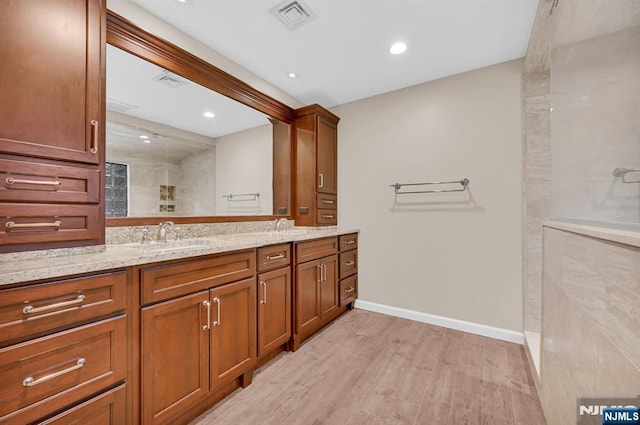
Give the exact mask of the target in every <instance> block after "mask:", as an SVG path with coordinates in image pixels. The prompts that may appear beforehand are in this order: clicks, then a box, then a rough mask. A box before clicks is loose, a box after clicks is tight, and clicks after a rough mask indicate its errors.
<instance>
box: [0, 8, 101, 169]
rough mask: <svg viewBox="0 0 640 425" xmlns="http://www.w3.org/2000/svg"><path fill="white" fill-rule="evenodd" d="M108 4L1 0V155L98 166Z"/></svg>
mask: <svg viewBox="0 0 640 425" xmlns="http://www.w3.org/2000/svg"><path fill="white" fill-rule="evenodd" d="M104 19H105V5H104V0H29V1H2V2H0V38H1V39H2V48H0V63H2V67H0V93H2V102H0V152H4V153H14V154H19V155H27V156H32V157H39V158H47V159H60V160H64V161H73V162H83V163H89V164H99V163H100V160H101V158H100V157H101V155H102V150H101V149H100V147H101V146H102V145H103V137H102V135H103V134H104V78H103V68H104V60H103V53H104V47H103V46H104V43H105V30H104V28H105V25H104V24H103V22H104Z"/></svg>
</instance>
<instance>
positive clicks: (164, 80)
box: [153, 69, 187, 89]
mask: <svg viewBox="0 0 640 425" xmlns="http://www.w3.org/2000/svg"><path fill="white" fill-rule="evenodd" d="M153 81H157V82H159V83H160V84H164V85H165V86H169V87H171V88H172V89H178V88H180V87H182V86H184V85H185V84H187V82H186V81H185V80H184V79H183V78H182V77H179V76H177V75H176V74H174V73H173V72H170V71H167V70H166V69H165V70H162V72H161V73H160V74H158V75H156V76H155V77H153Z"/></svg>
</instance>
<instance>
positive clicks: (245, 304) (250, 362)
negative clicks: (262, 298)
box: [211, 277, 256, 388]
mask: <svg viewBox="0 0 640 425" xmlns="http://www.w3.org/2000/svg"><path fill="white" fill-rule="evenodd" d="M211 322H212V323H211V388H215V387H217V386H219V385H222V384H225V383H227V382H230V381H233V380H234V379H236V378H237V377H238V376H240V375H242V374H243V373H244V372H247V371H248V370H250V369H251V368H252V367H254V366H255V363H256V279H255V277H253V278H250V279H245V280H241V281H239V282H235V283H230V284H228V285H224V286H220V287H218V288H215V289H212V290H211Z"/></svg>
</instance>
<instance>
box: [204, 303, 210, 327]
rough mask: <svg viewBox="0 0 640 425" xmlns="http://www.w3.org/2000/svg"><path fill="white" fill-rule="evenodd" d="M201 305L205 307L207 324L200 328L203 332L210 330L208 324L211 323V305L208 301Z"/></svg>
mask: <svg viewBox="0 0 640 425" xmlns="http://www.w3.org/2000/svg"><path fill="white" fill-rule="evenodd" d="M202 304H203V305H204V306H205V307H207V324H206V325H204V326H203V327H202V330H203V331H208V330H209V329H211V326H210V325H209V323H211V303H210V302H209V301H202Z"/></svg>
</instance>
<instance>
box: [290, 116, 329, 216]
mask: <svg viewBox="0 0 640 425" xmlns="http://www.w3.org/2000/svg"><path fill="white" fill-rule="evenodd" d="M296 114H297V118H296V121H295V126H294V130H295V132H294V136H295V137H294V152H295V154H294V159H295V166H294V169H295V171H296V174H295V185H294V209H293V212H292V213H293V217H294V219H295V221H296V224H297V225H299V226H323V225H333V224H337V222H338V214H337V205H336V195H337V193H338V173H337V165H338V121H339V120H340V118H338V117H337V116H335V115H334V114H332V113H331V112H329V111H327V110H326V109H324V108H322V107H321V106H319V105H311V106H307V107H305V108H301V109H298V110H296Z"/></svg>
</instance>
